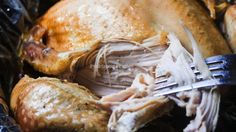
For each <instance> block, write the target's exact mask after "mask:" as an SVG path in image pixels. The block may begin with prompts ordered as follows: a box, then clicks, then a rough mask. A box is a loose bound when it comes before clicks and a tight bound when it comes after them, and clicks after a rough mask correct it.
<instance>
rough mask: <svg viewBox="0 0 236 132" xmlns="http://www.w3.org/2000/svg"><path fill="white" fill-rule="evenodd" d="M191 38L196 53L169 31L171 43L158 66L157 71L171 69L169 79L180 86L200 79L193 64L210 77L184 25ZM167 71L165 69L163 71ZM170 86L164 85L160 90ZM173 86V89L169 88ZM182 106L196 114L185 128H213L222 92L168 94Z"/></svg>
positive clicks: (187, 113) (168, 70)
mask: <svg viewBox="0 0 236 132" xmlns="http://www.w3.org/2000/svg"><path fill="white" fill-rule="evenodd" d="M185 31H186V33H187V35H188V38H189V39H190V41H191V43H192V48H193V56H192V55H191V54H189V53H188V52H187V51H186V50H185V49H184V48H183V47H182V46H181V44H180V42H179V40H178V39H177V38H176V37H175V35H174V34H169V36H168V38H169V43H170V46H169V48H168V49H167V50H166V52H165V53H164V55H163V57H162V59H161V62H160V64H159V66H158V68H157V71H156V72H157V73H162V74H163V73H164V74H167V73H170V74H171V75H170V79H169V80H168V83H172V82H177V83H178V85H179V86H182V85H189V86H191V84H192V83H194V82H196V81H200V80H198V79H197V77H196V75H195V74H194V71H193V70H192V69H191V64H194V65H195V68H196V69H197V70H199V71H200V73H201V77H202V79H203V80H205V79H211V74H210V71H209V69H208V67H207V65H206V63H205V62H204V59H203V57H202V55H201V52H200V51H199V49H198V47H197V43H196V41H195V40H194V38H193V36H192V34H191V33H190V32H189V31H188V30H187V29H185ZM163 71H164V72H163ZM166 90H168V89H161V90H159V92H162V91H166ZM169 90H170V89H169ZM169 98H170V99H172V100H173V101H175V102H176V103H177V104H178V105H179V106H180V107H185V108H186V116H188V117H190V116H193V115H195V119H194V120H192V121H190V124H189V125H188V126H187V127H186V128H185V129H184V131H186V132H192V131H214V130H215V128H216V125H217V119H218V111H219V103H220V94H219V92H218V91H217V90H216V89H215V88H212V90H196V89H195V90H191V91H184V92H180V93H177V94H176V95H174V96H173V95H171V96H169Z"/></svg>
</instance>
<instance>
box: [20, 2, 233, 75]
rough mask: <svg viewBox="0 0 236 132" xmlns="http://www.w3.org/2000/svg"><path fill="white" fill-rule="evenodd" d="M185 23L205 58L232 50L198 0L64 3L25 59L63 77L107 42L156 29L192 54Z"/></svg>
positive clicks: (33, 36) (34, 37) (47, 18)
mask: <svg viewBox="0 0 236 132" xmlns="http://www.w3.org/2000/svg"><path fill="white" fill-rule="evenodd" d="M180 21H182V22H183V23H184V25H185V26H187V28H189V29H190V31H191V32H192V34H193V36H194V37H195V39H196V40H197V42H198V44H199V48H200V50H201V51H202V53H203V55H204V56H205V57H209V56H213V55H217V54H227V53H230V52H231V51H230V49H229V47H228V45H227V43H226V41H225V40H224V38H223V37H222V35H221V34H220V33H219V31H218V30H217V29H216V27H215V26H214V24H213V21H212V20H211V18H210V17H209V16H208V14H207V13H206V11H205V10H204V9H203V8H202V7H201V6H200V5H199V3H198V2H197V1H196V0H137V1H134V0H99V1H97V0H64V1H60V2H58V3H57V4H56V5H55V6H53V7H52V8H51V9H49V10H48V12H47V13H46V14H45V15H44V16H43V17H42V18H40V19H39V20H38V22H37V24H38V25H36V26H35V27H34V28H35V30H32V32H31V33H30V35H29V37H28V40H27V42H26V43H25V46H24V49H23V55H22V57H23V58H24V59H25V60H27V61H28V62H29V63H30V64H31V65H33V67H34V68H35V69H36V70H38V71H40V72H43V73H46V74H53V75H59V74H62V73H63V72H67V71H68V70H70V69H69V68H70V67H72V66H71V65H72V61H76V60H77V59H79V58H80V57H81V56H82V55H84V53H85V52H89V51H91V50H92V49H94V48H96V47H98V45H99V44H100V41H102V40H104V39H105V40H109V39H114V38H123V39H128V40H131V41H138V42H140V41H142V40H144V39H146V38H148V37H151V36H154V35H156V33H157V32H156V30H158V31H160V30H165V31H168V32H174V33H176V34H177V36H178V37H179V38H180V40H181V41H182V42H183V44H184V47H186V48H187V49H188V50H190V51H191V47H192V46H191V44H190V43H189V40H188V38H187V35H186V33H185V32H184V30H183V27H182V26H181V24H180ZM38 27H40V28H38ZM34 28H33V29H34ZM29 45H31V46H29ZM40 45H42V46H40ZM29 47H31V49H33V50H31V51H32V53H30V52H28V51H30V50H29V49H30V48H29ZM32 47H34V48H32ZM40 48H41V49H40ZM34 51H35V52H36V53H35V52H34ZM34 53H35V54H36V55H37V56H36V57H35V56H33V57H32V55H34ZM38 56H40V57H38ZM39 58H40V59H39Z"/></svg>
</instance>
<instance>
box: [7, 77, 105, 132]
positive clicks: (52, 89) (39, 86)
mask: <svg viewBox="0 0 236 132" xmlns="http://www.w3.org/2000/svg"><path fill="white" fill-rule="evenodd" d="M97 99H98V98H97V97H96V96H94V95H93V94H92V93H91V92H90V91H88V89H86V88H85V87H83V86H79V85H77V84H73V83H67V82H62V81H60V80H58V79H53V78H46V77H44V78H38V79H32V78H29V77H27V76H26V77H24V78H23V79H21V80H20V82H19V83H18V84H17V85H16V86H15V88H14V90H13V92H12V95H11V108H12V110H13V112H14V114H15V116H16V119H17V121H18V123H19V124H20V125H21V127H22V129H23V131H25V132H27V131H99V132H100V131H106V129H107V127H106V125H107V121H108V118H109V115H108V113H107V112H106V111H103V110H101V109H100V108H98V106H97V105H96V103H95V101H96V100H97Z"/></svg>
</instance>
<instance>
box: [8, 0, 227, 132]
mask: <svg viewBox="0 0 236 132" xmlns="http://www.w3.org/2000/svg"><path fill="white" fill-rule="evenodd" d="M182 45H183V46H182ZM230 52H231V50H230V48H229V46H228V45H227V43H226V41H225V39H224V38H223V36H222V35H221V34H220V33H219V31H218V30H217V28H216V27H215V25H214V24H213V20H212V19H211V18H210V16H209V15H208V14H207V12H206V11H205V9H204V8H203V7H202V6H201V5H200V4H199V1H197V0H99V1H97V0H86V1H85V0H62V1H60V2H58V3H57V4H56V5H55V6H53V7H52V8H51V9H49V10H48V12H47V13H46V14H45V15H43V16H42V17H41V18H40V19H39V20H38V21H37V22H36V24H35V26H33V27H32V29H31V30H30V31H29V33H28V34H26V35H25V36H24V43H23V49H22V54H21V57H22V58H23V59H24V60H26V61H27V62H28V63H30V64H31V65H32V66H33V67H34V68H35V70H37V71H40V72H43V73H45V74H50V75H56V76H57V77H61V78H65V79H68V80H70V81H74V82H78V83H79V84H82V85H84V86H86V87H88V88H89V89H91V90H92V92H94V93H95V94H96V95H99V96H101V97H102V98H101V99H100V100H96V99H90V98H89V97H91V95H90V94H83V97H85V98H86V100H85V102H87V101H88V103H89V105H87V106H86V109H84V111H85V113H86V111H88V110H90V107H91V109H94V110H96V111H98V114H95V112H94V114H95V115H94V116H93V117H90V116H87V115H86V118H95V119H94V120H95V121H98V122H99V120H102V121H101V122H102V124H100V125H98V124H96V122H93V121H92V120H87V121H88V122H89V123H90V121H92V123H94V124H93V125H92V126H86V125H85V126H86V129H84V128H83V127H82V128H81V127H80V126H77V125H76V126H74V125H73V123H74V122H69V123H68V124H66V125H62V126H63V128H65V129H66V127H67V128H71V129H72V130H74V129H80V128H81V130H82V129H84V130H90V129H95V130H98V131H100V130H105V127H104V126H105V125H104V124H105V122H106V121H107V120H106V119H107V116H106V115H107V113H106V112H104V111H103V110H101V108H102V109H104V110H107V111H108V112H110V114H111V116H110V118H109V121H108V125H107V128H108V129H107V130H108V131H117V132H120V131H122V132H125V131H127V132H129V131H136V130H138V129H139V128H140V127H142V126H144V125H145V124H146V123H148V122H150V121H151V120H153V119H154V118H156V117H158V116H160V115H162V114H165V113H167V112H168V111H169V110H171V108H172V102H171V101H170V100H174V102H176V103H177V104H178V105H179V106H181V107H185V108H186V111H187V113H186V115H187V116H192V115H195V114H196V118H195V119H194V120H192V121H191V122H190V124H189V125H188V126H187V127H186V129H185V131H201V130H205V131H207V130H209V131H211V130H214V129H215V127H216V123H217V115H218V110H219V102H220V94H219V93H218V91H216V90H212V91H207V90H202V91H198V90H196V91H187V92H183V93H180V94H176V95H174V96H171V97H169V96H168V97H162V96H160V97H155V96H154V90H153V89H154V87H155V81H156V80H155V79H156V78H157V77H158V75H159V74H162V73H163V72H165V73H168V74H169V76H170V77H172V80H170V81H173V80H175V81H176V80H177V81H179V82H180V83H178V84H179V85H183V84H186V83H187V84H191V83H193V82H194V81H196V77H195V76H194V73H192V72H193V71H192V70H191V69H190V70H189V67H190V63H193V62H194V63H196V64H198V63H200V64H201V66H202V67H201V66H199V67H198V68H199V70H200V71H201V69H204V68H205V69H204V70H202V71H205V73H209V72H208V68H207V66H206V65H205V62H204V61H203V60H204V59H203V58H204V57H209V56H213V55H217V54H227V53H230ZM192 53H193V55H192ZM194 59H195V60H194ZM196 60H198V61H197V62H195V61H196ZM166 62H170V63H168V64H167V63H166ZM170 64H171V66H170ZM163 69H164V70H163ZM173 69H174V70H176V69H177V71H178V72H176V71H174V72H173ZM189 71H190V72H189ZM176 73H178V74H176ZM180 75H181V76H180ZM206 78H209V74H206ZM25 80H26V81H25ZM27 80H29V81H27ZM40 80H42V81H40ZM37 82H39V83H37ZM41 85H43V86H41ZM47 85H50V87H48V86H47ZM67 85H72V84H67V83H66V84H64V82H60V81H59V80H57V79H49V78H39V79H36V80H34V79H29V78H27V77H25V78H23V79H22V80H21V81H20V82H19V83H18V84H17V85H16V87H15V90H14V91H13V94H12V103H11V104H12V109H13V111H14V112H15V115H16V117H17V119H18V121H19V122H20V123H21V125H22V126H23V128H25V130H34V129H36V130H44V129H38V128H37V127H34V125H35V124H37V123H35V124H34V123H32V124H33V125H31V126H30V125H28V122H27V121H24V118H23V120H21V118H20V117H22V113H25V112H23V111H26V110H31V109H34V110H33V112H35V111H37V110H38V111H41V110H42V111H44V109H45V108H44V107H43V106H44V105H41V104H46V105H49V106H50V107H49V109H50V111H51V109H53V110H54V109H57V107H58V105H57V104H55V105H53V104H54V103H53V102H51V101H54V100H57V99H55V98H58V99H59V100H62V105H63V104H64V103H67V104H71V103H72V104H74V103H73V102H74V100H77V99H78V100H80V98H81V96H76V97H74V96H75V95H74V94H75V93H76V92H75V91H76V90H75V89H80V87H78V88H75V87H73V88H69V87H70V86H67ZM73 85H74V84H73ZM67 88H68V89H71V90H68V91H67ZM21 89H24V90H21ZM29 89H32V90H29ZM61 89H63V90H62V91H61ZM72 89H73V90H72ZM27 90H29V91H27ZM41 90H42V92H40V91H41ZM164 90H167V89H164ZM19 91H22V92H19ZM59 91H60V92H59ZM54 93H58V94H57V95H56V96H51V94H54ZM81 93H84V91H83V90H81V91H78V95H81ZM34 95H35V96H34ZM36 95H37V97H36ZM45 95H49V96H45ZM76 95H77V94H76ZM67 96H68V97H69V96H73V99H72V100H73V101H71V100H67V98H68V97H67ZM40 97H42V98H44V97H45V99H46V98H47V97H48V98H50V99H49V100H50V102H40V100H39V99H38V98H40ZM53 97H55V98H53ZM88 98H89V99H88ZM185 99H187V100H188V101H187V102H186V101H185ZM207 99H209V100H210V101H209V102H208V101H207ZM34 100H35V101H36V100H38V101H39V104H40V107H38V105H34V103H32V102H33V101H34ZM91 100H92V101H91ZM211 101H212V102H211ZM77 103H78V105H75V106H74V105H73V106H72V107H70V108H68V109H65V111H70V110H72V111H73V110H74V109H75V108H80V107H82V108H84V107H83V106H80V103H82V102H77ZM51 105H52V106H51ZM60 105H61V104H60V103H59V106H60ZM98 106H99V108H98ZM206 108H210V109H206ZM49 109H48V110H49ZM58 110H60V109H58ZM63 110H64V109H63ZM27 113H28V112H27ZM53 113H54V111H52V112H49V114H52V115H53ZM58 113H60V112H57V111H56V114H58ZM205 113H210V114H205ZM40 114H42V113H40ZM47 114H48V113H47ZM47 114H46V115H41V116H40V117H42V118H37V117H38V116H37V115H38V113H37V112H36V113H33V114H32V115H35V116H36V118H34V119H33V120H36V121H39V120H40V122H41V120H47V116H48V115H47ZM77 114H78V115H79V114H80V113H77ZM100 114H101V116H100ZM25 116H26V117H27V118H28V116H27V114H26V115H25ZM54 117H55V118H54V119H55V120H54V119H52V120H51V121H52V122H54V121H55V123H56V125H58V124H59V126H61V125H60V124H61V123H62V124H63V123H64V122H63V121H61V120H60V119H62V118H61V116H60V115H56V116H54ZM27 118H26V119H25V120H27ZM67 118H68V120H67V119H66V120H64V121H65V122H67V121H71V119H73V118H72V115H69V116H68V117H67ZM76 121H77V122H80V119H79V118H77V119H76ZM82 121H83V120H82ZM42 122H44V121H42ZM38 123H39V122H38ZM48 124H50V122H49V123H48V122H47V123H44V125H43V126H45V125H46V126H47V125H48ZM127 124H128V125H127ZM101 125H102V126H101ZM103 125H104V126H103ZM28 126H29V127H30V128H28ZM43 128H45V127H43ZM49 128H50V127H49ZM46 130H47V129H46ZM49 130H51V128H50V129H49ZM55 130H57V129H55Z"/></svg>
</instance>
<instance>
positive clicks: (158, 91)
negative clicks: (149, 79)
mask: <svg viewBox="0 0 236 132" xmlns="http://www.w3.org/2000/svg"><path fill="white" fill-rule="evenodd" d="M205 62H206V64H207V65H208V68H209V70H210V72H211V76H212V78H211V79H208V80H203V79H202V77H201V73H200V72H199V71H198V70H197V69H196V68H195V66H194V65H191V68H192V70H193V71H194V73H195V75H196V77H197V80H198V81H197V82H195V83H193V84H191V85H185V86H178V84H177V83H176V82H172V83H169V82H168V78H166V77H165V76H163V75H162V76H160V77H158V78H157V81H156V88H155V89H154V96H163V95H170V94H174V93H177V92H181V91H188V90H192V89H201V88H204V89H211V88H212V87H214V86H233V85H236V54H230V55H218V56H213V57H209V58H207V59H205ZM161 78H164V79H161ZM165 89H166V90H165ZM163 90H164V91H163Z"/></svg>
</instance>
